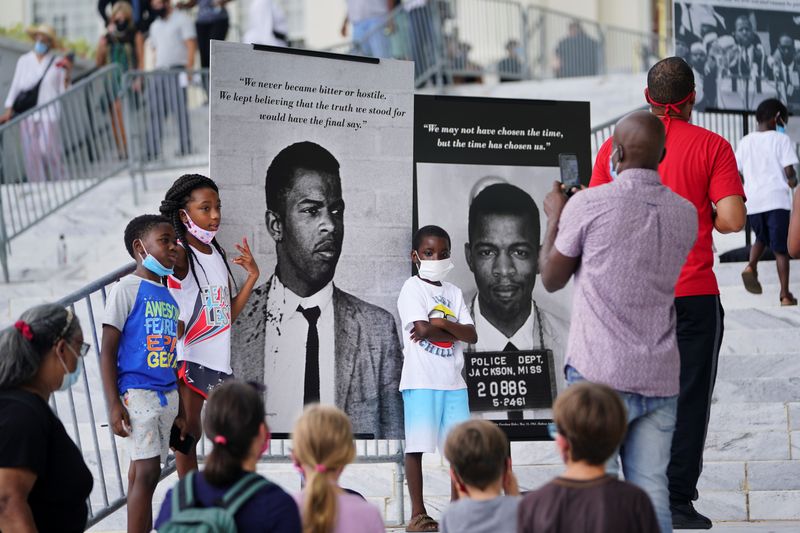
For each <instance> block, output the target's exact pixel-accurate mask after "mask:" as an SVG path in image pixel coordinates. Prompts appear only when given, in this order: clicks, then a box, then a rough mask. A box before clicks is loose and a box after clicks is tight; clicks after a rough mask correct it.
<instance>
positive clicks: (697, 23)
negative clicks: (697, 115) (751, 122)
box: [673, 0, 800, 113]
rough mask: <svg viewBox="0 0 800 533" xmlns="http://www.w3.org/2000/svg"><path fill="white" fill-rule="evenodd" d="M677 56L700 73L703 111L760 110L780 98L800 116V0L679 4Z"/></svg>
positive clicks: (699, 95)
mask: <svg viewBox="0 0 800 533" xmlns="http://www.w3.org/2000/svg"><path fill="white" fill-rule="evenodd" d="M673 21H674V35H675V55H678V56H680V57H682V58H684V59H685V60H686V61H687V62H688V63H689V64H690V65H691V66H692V70H694V77H695V86H696V93H697V94H696V101H695V108H696V109H698V110H699V111H705V110H710V109H719V110H734V111H755V109H756V108H757V107H758V105H759V104H760V103H761V102H762V101H764V100H765V99H767V98H778V99H779V100H781V101H782V102H784V103H785V104H786V105H787V107H788V108H789V111H790V112H792V113H798V112H800V1H798V0H692V1H689V2H674V17H673Z"/></svg>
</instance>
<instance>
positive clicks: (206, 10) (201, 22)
mask: <svg viewBox="0 0 800 533" xmlns="http://www.w3.org/2000/svg"><path fill="white" fill-rule="evenodd" d="M230 1H231V0H187V1H186V2H179V3H178V4H176V7H177V8H178V9H191V8H193V7H194V6H197V19H196V20H195V23H194V27H195V29H196V30H197V48H198V50H200V67H201V68H204V69H207V68H208V66H209V64H210V63H209V54H210V51H211V40H212V39H214V40H216V41H224V40H225V38H226V37H227V36H228V29H229V28H230V21H229V19H228V10H227V9H225V4H227V3H228V2H230Z"/></svg>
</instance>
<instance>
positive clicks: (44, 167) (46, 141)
mask: <svg viewBox="0 0 800 533" xmlns="http://www.w3.org/2000/svg"><path fill="white" fill-rule="evenodd" d="M27 33H28V36H29V37H30V38H31V39H32V40H33V41H34V45H33V50H31V51H30V52H28V53H26V54H24V55H22V56H21V57H20V58H19V59H18V60H17V66H16V69H15V70H14V78H13V79H12V81H11V88H10V89H9V91H8V96H7V97H6V102H5V106H6V110H5V113H3V115H1V116H0V124H3V123H4V122H6V121H8V120H9V119H11V118H12V117H13V116H14V115H15V114H20V113H23V112H25V111H27V110H29V109H32V108H34V107H36V106H42V105H44V104H46V103H48V102H50V101H52V100H55V99H56V98H57V97H58V96H59V95H60V94H62V93H63V92H64V91H65V90H66V89H67V87H69V84H70V77H71V73H72V56H71V54H68V55H66V56H64V57H59V56H58V55H56V53H55V52H54V50H55V49H56V48H58V46H59V41H58V36H57V35H56V30H55V29H54V28H53V27H52V26H49V25H47V24H40V25H39V26H36V27H33V28H29V29H28V30H27ZM60 116H61V113H60V108H59V107H58V106H49V107H47V108H45V109H42V110H39V111H37V112H35V113H33V114H31V115H30V116H29V117H28V118H27V119H26V120H24V121H23V122H22V123H21V124H20V135H21V139H22V151H23V155H24V162H25V172H26V174H27V177H28V181H32V182H41V181H46V180H47V179H48V178H49V179H50V180H58V179H61V178H63V177H64V168H63V165H62V162H61V150H60V144H61V135H60V133H59V125H58V123H59V119H60Z"/></svg>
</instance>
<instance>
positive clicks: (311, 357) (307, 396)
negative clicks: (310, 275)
mask: <svg viewBox="0 0 800 533" xmlns="http://www.w3.org/2000/svg"><path fill="white" fill-rule="evenodd" d="M297 310H298V311H300V312H301V313H302V314H303V316H304V317H305V319H306V320H307V321H308V335H307V336H306V372H305V379H304V380H303V405H306V404H309V403H314V402H318V401H319V332H318V331H317V320H319V315H320V309H319V307H309V308H308V309H303V308H302V307H298V308H297Z"/></svg>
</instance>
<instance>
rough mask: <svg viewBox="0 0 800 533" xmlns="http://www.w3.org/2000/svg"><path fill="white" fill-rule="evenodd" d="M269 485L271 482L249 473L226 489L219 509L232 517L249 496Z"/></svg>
mask: <svg viewBox="0 0 800 533" xmlns="http://www.w3.org/2000/svg"><path fill="white" fill-rule="evenodd" d="M270 485H272V482H271V481H269V480H268V479H266V478H264V477H263V476H260V475H258V474H256V473H255V472H249V473H248V474H245V475H244V477H242V479H240V480H239V481H237V482H236V484H235V485H234V486H233V487H231V488H230V489H228V492H226V493H225V495H224V496H223V497H222V502H221V505H220V507H222V508H223V509H226V510H227V511H228V513H230V515H231V516H234V515H235V514H236V513H237V512H238V511H239V509H240V508H241V507H242V505H244V504H245V503H246V502H247V500H249V499H250V497H251V496H253V495H254V494H255V493H256V492H258V491H259V490H261V489H263V488H265V487H268V486H270Z"/></svg>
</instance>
